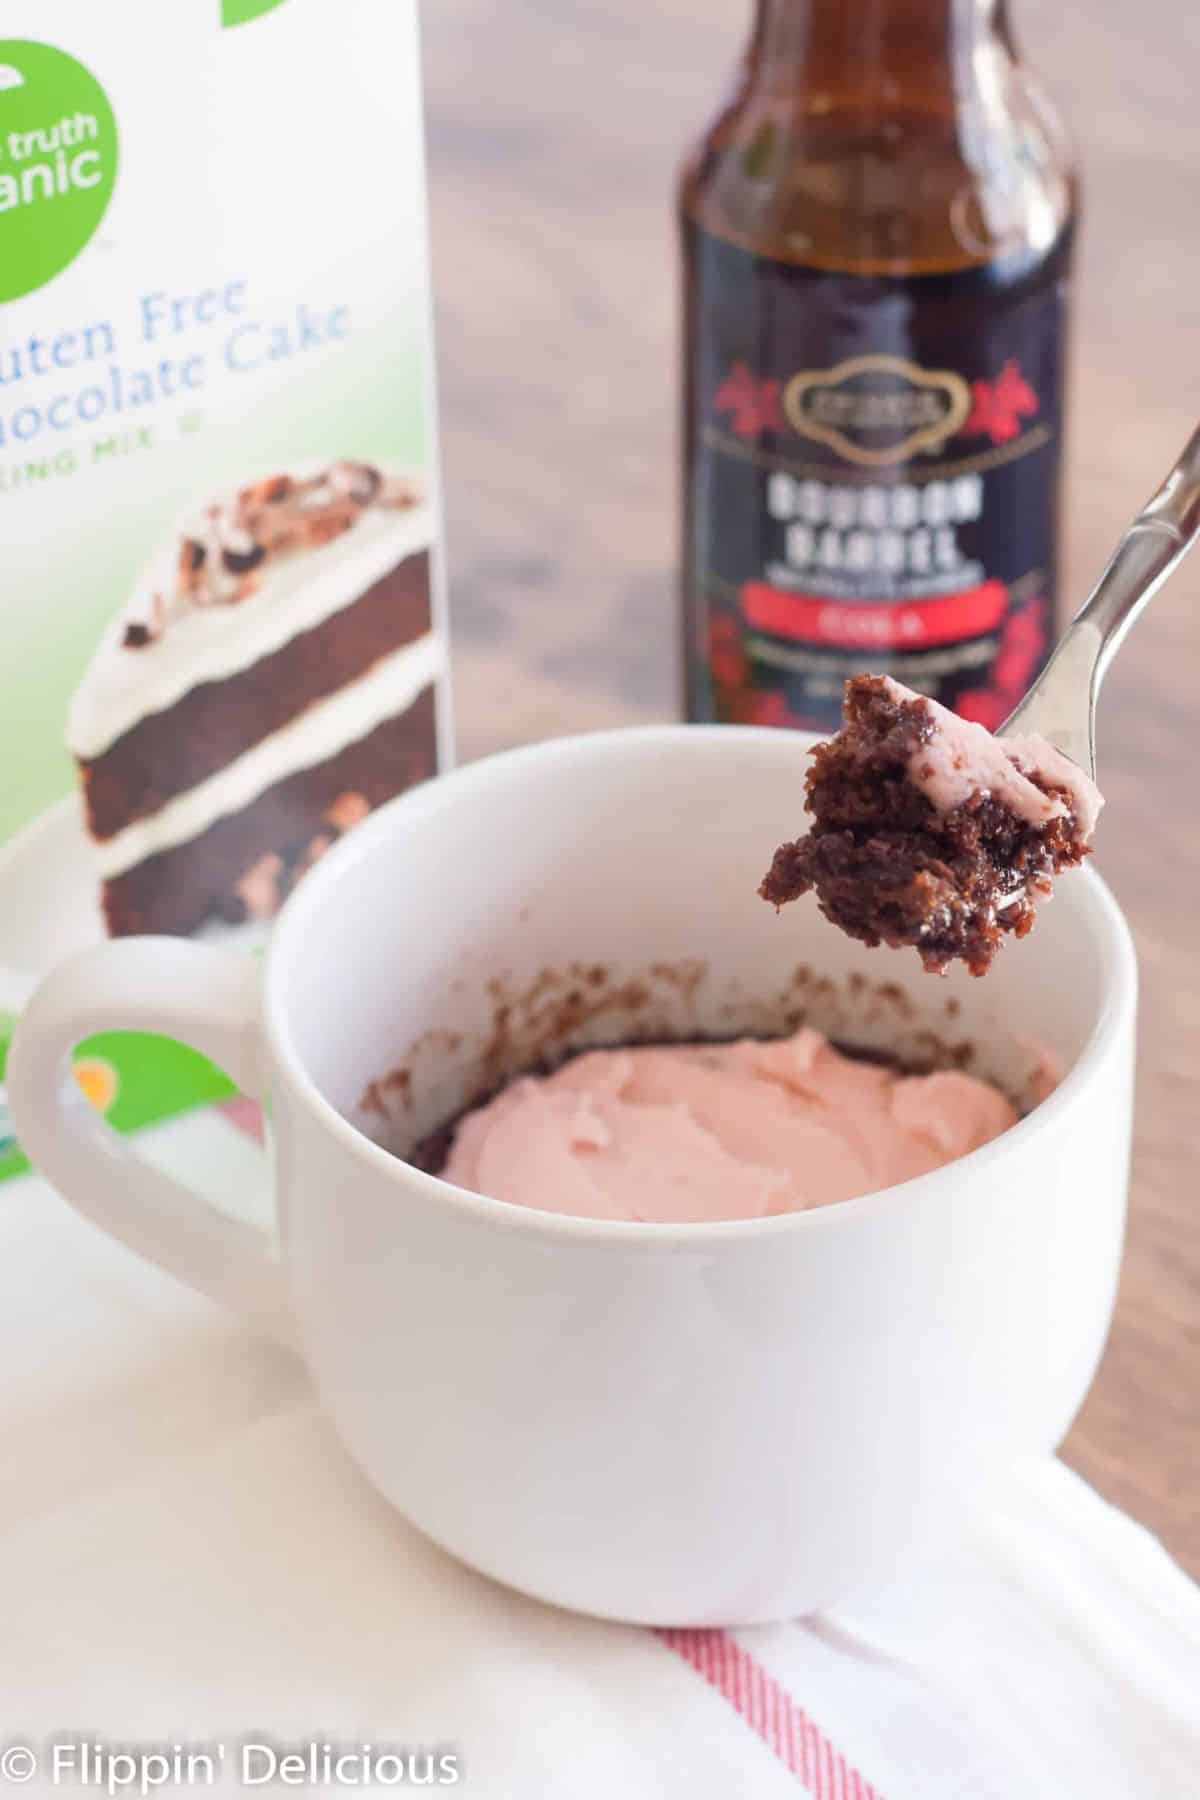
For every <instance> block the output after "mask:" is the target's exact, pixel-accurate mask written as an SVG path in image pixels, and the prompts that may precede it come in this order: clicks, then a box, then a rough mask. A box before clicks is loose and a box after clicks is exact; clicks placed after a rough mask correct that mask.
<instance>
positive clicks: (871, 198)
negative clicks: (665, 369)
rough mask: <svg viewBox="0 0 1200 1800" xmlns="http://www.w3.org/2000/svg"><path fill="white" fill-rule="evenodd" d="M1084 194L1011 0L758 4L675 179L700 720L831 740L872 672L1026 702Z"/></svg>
mask: <svg viewBox="0 0 1200 1800" xmlns="http://www.w3.org/2000/svg"><path fill="white" fill-rule="evenodd" d="M1076 202H1077V193H1076V181H1075V175H1074V170H1073V166H1072V162H1071V157H1070V152H1069V149H1068V146H1067V144H1066V141H1065V138H1064V135H1063V132H1062V130H1061V128H1060V126H1059V124H1058V122H1057V120H1056V118H1055V116H1054V114H1053V112H1052V111H1051V109H1050V107H1049V106H1048V104H1047V102H1046V100H1045V99H1044V98H1043V96H1042V94H1041V91H1040V89H1039V88H1038V86H1037V84H1036V82H1035V81H1034V80H1033V78H1032V77H1031V76H1030V74H1029V72H1028V70H1027V69H1026V68H1025V67H1024V65H1023V64H1022V63H1021V62H1020V61H1019V60H1018V57H1017V53H1016V50H1015V48H1014V45H1013V41H1012V37H1011V34H1010V32H1009V28H1008V21H1007V17H1006V12H1005V8H1004V5H1003V4H1002V3H1001V0H758V4H757V11H756V16H755V23H754V30H753V33H752V36H751V41H750V45H749V48H748V50H747V52H746V56H745V59H744V61H743V64H742V66H741V69H740V71H739V73H738V76H737V80H736V83H735V86H734V90H733V94H732V96H731V98H730V99H729V100H728V102H727V103H726V104H725V106H724V107H723V108H722V109H721V111H720V113H719V114H718V116H717V118H716V120H715V122H714V123H713V125H712V126H711V127H710V129H709V130H708V131H707V132H706V133H705V135H704V137H703V139H702V141H701V143H700V144H699V146H698V148H697V149H696V150H695V152H694V153H693V155H692V156H691V158H690V159H689V161H688V163H687V166H686V168H685V170H684V174H683V178H682V183H681V189H680V213H681V219H682V227H683V240H684V270H685V333H684V359H685V360H684V393H685V408H684V412H685V418H684V431H685V448H684V515H685V535H684V557H683V616H684V660H685V666H686V673H687V713H688V717H689V718H691V719H700V720H712V719H717V720H729V721H732V720H737V721H749V722H757V723H765V724H776V725H794V726H805V727H811V728H814V729H818V730H827V729H829V728H831V727H832V726H833V725H834V724H835V722H836V719H837V715H838V707H839V703H840V699H841V693H842V687H843V684H844V682H845V680H846V679H847V677H849V676H851V675H854V674H857V673H860V672H863V671H875V672H888V673H891V674H893V675H895V676H896V678H897V679H898V680H900V681H903V682H905V683H906V684H907V685H908V686H911V687H914V688H917V689H919V690H921V691H922V692H925V693H928V694H932V695H933V696H934V697H935V698H937V699H939V700H942V701H943V702H944V703H946V704H947V705H950V706H954V707H956V708H957V710H958V711H960V712H961V713H963V714H965V715H966V716H968V717H971V718H975V719H978V720H980V721H981V722H983V723H984V724H986V725H988V726H989V727H994V726H995V725H998V724H999V723H1000V722H1001V720H1002V719H1003V718H1004V717H1005V716H1006V714H1007V713H1008V712H1009V711H1010V710H1011V708H1012V706H1013V705H1015V703H1016V701H1017V700H1018V699H1019V698H1020V696H1021V694H1022V693H1023V692H1024V691H1025V689H1026V687H1027V686H1028V685H1029V683H1030V681H1031V680H1032V679H1033V676H1034V675H1035V674H1036V673H1037V671H1038V670H1039V669H1040V668H1041V666H1042V664H1043V663H1044V661H1045V659H1046V656H1047V654H1048V652H1049V649H1050V645H1051V641H1052V637H1053V631H1054V611H1055V570H1056V556H1057V535H1058V532H1057V524H1058V517H1057V515H1058V487H1059V462H1060V452H1061V444H1062V394H1063V373H1064V350H1065V335H1066V314H1067V299H1068V276H1069V270H1070V262H1071V251H1072V240H1073V236H1074V229H1075V218H1076Z"/></svg>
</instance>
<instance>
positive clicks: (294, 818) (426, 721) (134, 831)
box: [67, 460, 444, 936]
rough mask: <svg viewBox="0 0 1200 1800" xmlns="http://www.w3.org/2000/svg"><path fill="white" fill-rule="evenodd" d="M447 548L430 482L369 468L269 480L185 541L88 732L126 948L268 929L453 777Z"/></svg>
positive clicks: (81, 725) (90, 801)
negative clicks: (354, 850)
mask: <svg viewBox="0 0 1200 1800" xmlns="http://www.w3.org/2000/svg"><path fill="white" fill-rule="evenodd" d="M433 538H434V521H433V518H432V514H431V509H430V507H429V505H428V503H427V500H426V498H425V495H424V493H423V492H422V489H421V487H420V485H419V484H418V483H417V482H416V481H415V480H412V479H410V478H408V477H407V476H405V475H402V474H398V473H395V472H392V471H389V470H386V469H381V468H378V467H376V466H375V465H373V464H371V463H367V462H361V461H349V460H343V461H335V462H331V463H328V464H326V465H323V466H308V467H303V468H299V469H297V470H295V471H293V472H287V473H276V474H272V475H269V476H266V477H264V478H263V479H261V480H256V481H253V482H251V483H249V484H248V485H246V486H243V487H241V488H239V489H237V490H236V491H234V492H233V493H231V494H229V495H227V496H223V497H221V498H218V499H214V500H211V501H209V502H206V503H203V504H201V505H199V506H197V507H196V508H195V509H194V511H193V514H192V515H191V516H190V517H189V518H187V519H186V520H185V521H184V522H183V523H182V524H181V526H180V527H179V529H178V530H177V531H176V532H175V533H174V534H173V535H172V536H171V538H170V539H169V541H168V542H167V544H166V545H165V546H164V547H163V548H162V549H161V550H160V551H159V553H158V554H157V555H156V556H155V558H154V560H153V561H152V563H151V565H150V567H149V569H148V570H147V572H146V575H145V576H144V578H143V580H142V581H141V582H140V583H139V584H138V587H137V589H136V591H135V593H134V595H133V597H132V598H131V600H130V601H129V603H128V604H127V605H126V606H124V607H123V608H122V610H121V611H120V613H119V614H118V616H117V618H116V619H115V620H114V621H113V622H112V624H111V626H110V627H109V629H108V631H107V632H106V634H105V636H104V638H103V639H102V641H101V643H100V645H99V647H98V648H97V650H96V652H95V654H94V656H93V657H92V660H91V662H90V664H89V666H88V668H87V671H86V673H85V675H84V677H83V680H82V682H81V683H80V685H79V687H78V689H77V691H76V693H75V695H74V698H73V701H72V704H71V709H70V714H69V719H68V726H67V741H68V746H69V748H70V750H71V753H72V754H73V756H74V757H75V759H76V762H77V764H78V767H79V772H80V778H81V782H82V787H83V798H84V808H85V813H86V819H87V827H88V832H89V834H90V837H91V839H92V845H93V852H94V859H95V864H96V867H97V870H98V873H99V876H100V879H101V884H102V900H103V910H104V916H105V920H106V923H107V927H108V930H109V932H110V933H112V934H113V935H118V936H119V935H123V934H126V933H130V932H140V931H159V932H185V933H186V932H193V931H196V930H197V929H199V928H200V927H201V926H202V925H204V924H205V923H207V922H209V921H210V920H213V919H218V918H219V919H224V920H226V921H229V922H240V921H241V920H243V919H246V918H267V917H269V916H270V915H271V914H273V913H274V912H275V911H276V910H277V909H278V907H279V905H280V904H281V902H282V900H283V899H284V898H285V897H286V895H287V893H288V892H289V891H290V889H291V887H292V886H293V885H294V883H295V882H296V880H297V879H298V878H299V876H300V875H301V874H303V872H304V870H305V869H306V868H308V867H309V866H310V865H311V864H312V862H313V861H314V860H315V859H316V858H317V857H318V856H319V855H320V854H321V852H322V851H323V850H325V849H327V848H328V846H329V845H330V844H331V843H332V842H333V841H334V839H335V838H336V837H338V836H340V834H341V833H342V832H343V831H345V830H346V829H347V828H348V827H349V826H350V825H352V824H354V823H355V822H356V821H357V820H358V819H360V818H362V817H363V816H364V815H365V814H366V813H368V812H369V811H370V810H371V809H372V808H373V807H375V806H378V805H379V804H380V803H381V802H382V801H384V800H388V799H390V798H392V796H393V795H395V794H398V793H400V792H402V791H403V790H404V789H405V788H407V787H410V786H412V785H413V783H414V782H417V781H421V780H424V779H425V778H426V777H427V776H429V775H432V774H433V773H434V771H435V769H436V766H437V730H436V725H437V721H436V704H437V695H436V690H437V684H438V678H439V676H440V674H441V673H442V670H443V666H444V646H443V643H442V640H441V638H440V637H439V636H438V635H437V634H436V633H435V631H434V628H433V620H432V614H431V599H430V550H431V545H432V542H433Z"/></svg>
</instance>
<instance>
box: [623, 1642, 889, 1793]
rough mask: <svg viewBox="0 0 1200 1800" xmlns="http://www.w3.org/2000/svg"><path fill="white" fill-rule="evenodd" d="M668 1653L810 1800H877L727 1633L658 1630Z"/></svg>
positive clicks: (861, 1778)
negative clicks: (700, 1680)
mask: <svg viewBox="0 0 1200 1800" xmlns="http://www.w3.org/2000/svg"><path fill="white" fill-rule="evenodd" d="M655 1635H656V1636H657V1637H658V1638H659V1639H660V1640H661V1642H662V1643H664V1644H665V1645H666V1646H667V1648H668V1649H669V1650H674V1651H675V1653H676V1655H677V1656H681V1657H682V1658H683V1660H684V1662H686V1663H690V1664H691V1666H692V1668H693V1669H695V1671H696V1673H697V1674H698V1675H703V1677H704V1679H705V1681H707V1682H708V1684H709V1686H710V1687H714V1688H716V1690H717V1692H718V1693H719V1694H720V1695H721V1696H722V1698H723V1699H725V1700H727V1701H728V1702H729V1704H730V1706H732V1707H733V1709H734V1711H735V1712H737V1713H740V1714H741V1716H742V1718H743V1719H745V1721H746V1723H747V1725H749V1727H750V1729H751V1730H752V1731H753V1732H756V1733H757V1735H758V1736H759V1737H760V1738H761V1739H762V1741H763V1743H764V1744H766V1746H767V1748H768V1749H770V1750H773V1751H774V1752H775V1755H776V1756H777V1757H778V1758H779V1760H780V1762H781V1763H782V1764H783V1765H784V1767H785V1768H786V1769H788V1770H790V1772H791V1773H792V1774H793V1775H794V1776H795V1777H796V1778H797V1780H798V1781H799V1782H800V1785H801V1786H802V1787H804V1788H807V1790H808V1792H809V1793H810V1794H812V1795H813V1796H814V1800H883V1796H882V1795H881V1794H880V1792H879V1790H878V1788H875V1787H872V1785H871V1783H870V1782H869V1781H868V1780H867V1779H866V1777H865V1776H864V1775H861V1774H860V1773H859V1771H858V1770H857V1769H856V1768H854V1767H853V1766H852V1765H851V1764H850V1763H848V1762H847V1761H846V1758H845V1757H844V1756H843V1755H842V1753H841V1751H840V1750H839V1749H838V1748H837V1747H836V1745H834V1744H833V1743H832V1742H831V1741H830V1740H829V1738H827V1737H826V1736H825V1733H824V1732H823V1731H822V1730H821V1729H820V1727H819V1726H818V1725H814V1723H813V1721H812V1720H811V1719H810V1718H809V1716H808V1714H807V1713H806V1712H805V1711H804V1708H803V1707H802V1706H797V1704H796V1702H795V1701H794V1700H793V1699H792V1696H791V1695H790V1694H789V1693H788V1691H787V1689H786V1688H783V1687H781V1686H780V1685H779V1683H778V1682H777V1681H776V1680H775V1677H774V1676H773V1675H769V1674H768V1673H767V1671H766V1669H764V1668H763V1666H762V1664H761V1663H760V1662H759V1661H758V1659H757V1657H754V1656H752V1655H751V1654H750V1652H749V1651H748V1650H747V1649H745V1648H744V1646H743V1645H741V1644H739V1643H738V1641H737V1639H736V1638H735V1637H731V1636H730V1634H729V1632H727V1631H678V1630H666V1629H664V1630H660V1631H658V1632H656V1633H655Z"/></svg>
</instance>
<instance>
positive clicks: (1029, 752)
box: [886, 677, 1104, 843]
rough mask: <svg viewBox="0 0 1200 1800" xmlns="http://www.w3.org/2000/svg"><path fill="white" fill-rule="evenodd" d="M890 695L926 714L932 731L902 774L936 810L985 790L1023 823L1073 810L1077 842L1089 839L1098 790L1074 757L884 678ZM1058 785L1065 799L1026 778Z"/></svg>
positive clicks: (1036, 736)
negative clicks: (998, 732)
mask: <svg viewBox="0 0 1200 1800" xmlns="http://www.w3.org/2000/svg"><path fill="white" fill-rule="evenodd" d="M886 679H887V686H888V691H889V693H890V694H891V697H892V699H893V700H896V701H905V700H920V701H922V702H923V703H924V705H925V707H926V708H927V709H928V712H929V714H930V716H931V718H932V720H933V726H934V729H933V736H932V737H931V738H930V739H929V741H928V743H925V744H922V745H921V747H920V749H919V750H916V751H914V753H913V755H912V758H911V760H910V762H909V778H910V780H911V781H912V782H913V785H914V786H915V787H919V788H920V790H921V792H922V793H923V794H924V795H925V797H926V799H928V800H929V801H930V802H931V803H932V805H933V806H935V807H936V808H937V810H938V811H939V812H950V811H951V810H952V809H953V808H954V807H956V806H961V805H962V804H963V802H964V801H965V800H969V799H970V797H971V795H972V794H977V793H980V792H987V793H992V794H994V795H995V796H996V798H997V799H998V800H1001V801H1003V803H1004V804H1005V805H1006V806H1007V807H1009V808H1010V809H1011V810H1012V811H1013V812H1014V813H1016V815H1017V817H1018V818H1020V819H1025V820H1026V821H1027V822H1028V823H1029V824H1030V825H1045V824H1048V823H1049V821H1050V820H1051V819H1061V818H1065V817H1066V815H1067V814H1068V812H1070V813H1073V814H1074V817H1075V822H1076V824H1077V826H1078V835H1079V838H1080V841H1081V842H1083V843H1089V842H1090V841H1091V837H1092V833H1093V832H1094V831H1095V829H1096V820H1097V819H1098V818H1099V816H1100V808H1101V807H1102V806H1103V805H1104V800H1103V797H1102V795H1101V793H1100V790H1099V788H1098V787H1097V786H1096V784H1095V782H1094V781H1092V780H1091V778H1090V777H1089V776H1087V775H1085V774H1084V772H1083V770H1082V769H1081V768H1080V767H1079V765H1078V764H1077V763H1073V762H1072V761H1071V759H1070V757H1069V756H1064V755H1063V753H1062V751H1061V750H1059V749H1057V748H1056V747H1055V745H1053V744H1052V743H1051V742H1050V741H1049V739H1048V738H1044V737H1041V736H1040V735H1039V734H1038V733H1036V732H1029V733H1026V734H1025V735H1023V736H1020V737H1009V738H1006V737H993V736H992V734H991V732H990V731H988V730H987V728H986V727H985V726H983V725H976V724H975V723H974V722H973V721H972V720H970V719H960V718H959V717H958V715H957V713H952V712H950V711H949V710H948V709H947V708H946V707H944V706H940V705H939V704H938V702H937V701H936V700H929V699H927V698H926V697H925V696H924V695H923V694H914V693H913V692H912V690H911V689H910V688H906V687H902V686H901V684H900V683H899V682H898V681H893V680H891V678H890V677H887V678H886ZM1034 775H1036V776H1039V777H1040V778H1041V779H1042V780H1043V781H1045V782H1048V783H1049V784H1050V785H1051V786H1052V787H1058V788H1062V789H1063V790H1064V791H1065V792H1066V793H1067V794H1068V795H1069V796H1070V804H1069V806H1068V805H1064V803H1063V802H1062V801H1061V800H1059V799H1051V798H1050V797H1049V795H1047V794H1044V793H1043V792H1042V790H1041V788H1040V787H1037V786H1035V784H1034V782H1033V781H1031V780H1030V779H1029V777H1030V776H1034Z"/></svg>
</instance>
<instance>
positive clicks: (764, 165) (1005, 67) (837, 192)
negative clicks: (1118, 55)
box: [680, 61, 1078, 276]
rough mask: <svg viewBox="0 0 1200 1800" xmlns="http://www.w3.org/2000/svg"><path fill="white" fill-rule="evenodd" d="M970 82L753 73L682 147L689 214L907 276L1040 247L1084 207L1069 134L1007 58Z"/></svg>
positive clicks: (870, 269) (748, 240)
mask: <svg viewBox="0 0 1200 1800" xmlns="http://www.w3.org/2000/svg"><path fill="white" fill-rule="evenodd" d="M991 76H992V78H991V79H990V80H989V81H987V82H986V83H984V84H983V85H982V87H980V86H978V85H977V86H976V87H975V88H973V89H972V90H971V92H970V93H969V94H967V95H965V96H964V95H956V96H948V95H947V96H939V95H936V94H935V95H927V96H926V95H913V96H909V95H904V94H893V95H889V96H887V97H886V98H884V97H881V96H880V95H878V94H874V95H861V94H860V95H850V94H847V95H842V96H838V95H831V94H829V93H827V92H825V93H818V92H813V91H810V90H808V89H806V88H805V87H804V86H803V85H798V86H795V87H792V88H790V89H787V90H783V89H780V88H771V87H769V86H766V85H757V84H755V83H752V82H747V83H746V84H745V85H744V86H743V87H742V88H741V89H740V90H739V91H738V92H736V93H735V94H734V96H733V97H732V99H731V100H730V101H729V102H728V103H727V104H726V105H725V106H724V107H723V108H722V110H721V112H720V113H719V114H718V116H717V118H716V119H715V121H714V122H713V123H712V125H711V126H710V127H709V129H708V130H707V131H706V132H705V134H704V136H703V137H702V138H701V139H700V141H699V143H698V144H697V145H696V146H695V148H694V149H693V150H692V152H691V153H690V155H689V156H688V157H687V159H686V161H685V164H684V167H683V170H682V172H681V177H680V204H681V209H682V212H683V214H684V216H685V217H686V218H687V219H689V220H690V221H691V222H692V223H694V224H696V225H699V226H700V227H701V228H702V229H704V230H706V231H708V232H710V233H711V234H712V235H714V236H717V237H723V238H726V239H728V240H729V241H731V242H734V243H738V244H741V245H742V246H743V247H744V248H746V249H751V250H754V251H757V252H758V253H759V254H761V255H766V256H770V257H773V258H775V259H777V260H779V261H784V262H792V263H797V264H803V265H806V266H809V267H814V268H826V269H836V270H840V271H843V272H849V273H870V274H878V275H901V276H911V275H915V274H923V273H934V272H937V273H946V272H954V271H958V270H965V269H971V268H979V267H981V266H983V265H986V264H989V263H992V262H997V261H1001V260H1005V261H1013V260H1023V261H1029V260H1031V259H1032V260H1041V258H1042V257H1044V256H1049V255H1050V254H1051V253H1052V252H1053V251H1054V250H1055V248H1056V247H1057V246H1058V245H1059V244H1060V243H1061V242H1062V241H1063V240H1064V239H1065V238H1066V237H1067V236H1068V235H1069V233H1070V230H1071V226H1072V223H1073V220H1074V217H1075V214H1076V211H1077V207H1078V181H1077V176H1076V170H1075V159H1074V154H1073V150H1072V147H1071V145H1070V141H1069V139H1068V137H1067V134H1066V131H1065V129H1064V127H1063V126H1062V124H1061V121H1060V120H1059V118H1058V116H1057V114H1056V113H1055V111H1054V109H1053V107H1052V106H1051V105H1050V103H1049V101H1048V99H1047V98H1046V96H1045V94H1044V93H1043V91H1042V89H1041V87H1040V85H1039V84H1038V83H1037V81H1036V80H1035V78H1034V77H1032V76H1031V75H1030V74H1029V72H1028V71H1027V70H1026V69H1025V68H1024V67H1023V65H1021V64H1019V63H1015V62H1012V61H1005V62H998V63H997V65H996V67H995V68H994V69H993V70H992V72H991Z"/></svg>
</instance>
